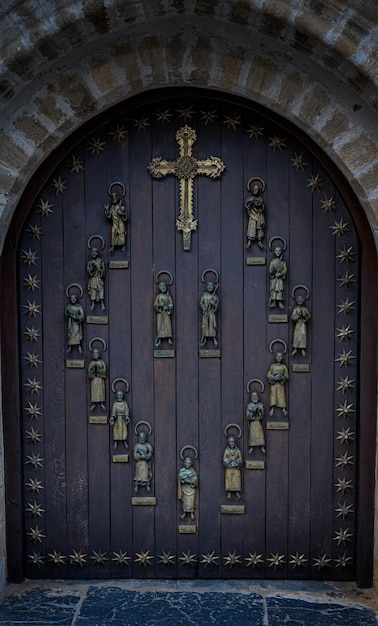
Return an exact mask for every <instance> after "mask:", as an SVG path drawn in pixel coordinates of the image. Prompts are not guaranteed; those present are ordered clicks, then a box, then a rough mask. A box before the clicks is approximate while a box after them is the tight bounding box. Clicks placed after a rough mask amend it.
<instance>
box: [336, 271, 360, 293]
mask: <svg viewBox="0 0 378 626" xmlns="http://www.w3.org/2000/svg"><path fill="white" fill-rule="evenodd" d="M354 277H355V274H349V270H347V271H346V272H345V274H342V275H341V276H340V278H338V279H337V280H338V282H339V287H344V289H345V291H346V290H347V289H350V287H351V286H352V285H353V283H355V282H356V279H355V278H354Z"/></svg>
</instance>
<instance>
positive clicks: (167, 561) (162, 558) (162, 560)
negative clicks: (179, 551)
mask: <svg viewBox="0 0 378 626" xmlns="http://www.w3.org/2000/svg"><path fill="white" fill-rule="evenodd" d="M175 558H176V555H175V554H171V551H170V550H168V551H167V552H165V550H163V553H162V554H159V556H158V559H159V560H158V564H159V565H163V567H171V565H174V564H175Z"/></svg>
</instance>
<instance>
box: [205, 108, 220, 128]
mask: <svg viewBox="0 0 378 626" xmlns="http://www.w3.org/2000/svg"><path fill="white" fill-rule="evenodd" d="M216 112H217V111H216V109H213V110H212V111H201V120H202V121H203V122H205V126H207V125H208V124H210V123H211V124H213V123H214V122H215V120H216V119H217V117H218V116H217V115H216Z"/></svg>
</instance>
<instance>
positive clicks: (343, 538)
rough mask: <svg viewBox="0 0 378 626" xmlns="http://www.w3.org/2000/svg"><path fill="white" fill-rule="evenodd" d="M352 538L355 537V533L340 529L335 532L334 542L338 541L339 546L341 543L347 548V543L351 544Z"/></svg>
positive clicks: (347, 529)
mask: <svg viewBox="0 0 378 626" xmlns="http://www.w3.org/2000/svg"><path fill="white" fill-rule="evenodd" d="M351 537H353V533H351V532H349V528H340V530H337V531H336V532H335V536H334V538H333V540H334V541H337V545H338V546H339V545H340V544H341V543H342V544H343V545H344V546H345V544H346V543H350V538H351Z"/></svg>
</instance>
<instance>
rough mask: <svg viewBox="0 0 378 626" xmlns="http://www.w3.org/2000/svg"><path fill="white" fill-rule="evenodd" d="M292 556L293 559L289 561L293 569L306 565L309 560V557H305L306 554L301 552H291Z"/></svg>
mask: <svg viewBox="0 0 378 626" xmlns="http://www.w3.org/2000/svg"><path fill="white" fill-rule="evenodd" d="M290 557H291V560H290V561H289V563H290V565H291V566H292V568H293V569H295V568H298V569H300V568H301V567H305V564H306V563H307V561H308V559H305V555H304V554H299V552H296V553H295V554H290Z"/></svg>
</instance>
